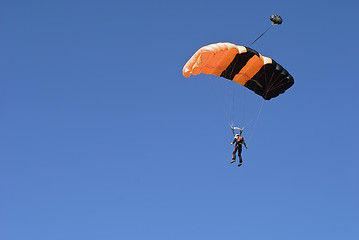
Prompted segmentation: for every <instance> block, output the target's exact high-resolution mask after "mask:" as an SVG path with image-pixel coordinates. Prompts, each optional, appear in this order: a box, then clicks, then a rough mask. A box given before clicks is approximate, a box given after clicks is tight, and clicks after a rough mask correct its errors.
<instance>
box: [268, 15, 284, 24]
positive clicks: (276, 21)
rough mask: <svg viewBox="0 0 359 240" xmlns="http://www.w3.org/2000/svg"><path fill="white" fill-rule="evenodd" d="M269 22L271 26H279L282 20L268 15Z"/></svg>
mask: <svg viewBox="0 0 359 240" xmlns="http://www.w3.org/2000/svg"><path fill="white" fill-rule="evenodd" d="M270 20H271V22H272V24H273V25H279V24H282V22H283V19H282V18H281V17H280V16H279V15H277V14H273V15H270Z"/></svg>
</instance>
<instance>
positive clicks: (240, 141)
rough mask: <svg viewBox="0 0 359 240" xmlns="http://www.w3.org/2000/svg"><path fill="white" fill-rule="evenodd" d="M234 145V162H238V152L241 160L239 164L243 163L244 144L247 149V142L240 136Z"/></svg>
mask: <svg viewBox="0 0 359 240" xmlns="http://www.w3.org/2000/svg"><path fill="white" fill-rule="evenodd" d="M232 144H235V145H234V149H233V155H232V160H236V152H237V151H238V158H239V163H242V156H241V153H242V144H243V145H244V146H245V147H247V145H246V142H245V141H244V138H243V137H241V136H239V137H238V138H234V140H233V142H232Z"/></svg>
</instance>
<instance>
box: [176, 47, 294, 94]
mask: <svg viewBox="0 0 359 240" xmlns="http://www.w3.org/2000/svg"><path fill="white" fill-rule="evenodd" d="M200 73H204V74H212V75H216V76H219V77H223V78H226V79H229V80H232V81H234V82H236V83H239V84H241V85H243V86H245V87H247V88H248V89H250V90H252V91H254V92H255V93H256V94H258V95H260V96H262V97H263V98H264V99H265V100H269V99H271V98H274V97H276V96H278V95H279V94H281V93H284V92H285V91H286V90H287V89H288V88H290V87H291V86H292V85H293V84H294V79H293V77H292V76H291V75H290V74H289V73H288V72H287V71H286V70H285V69H284V68H283V67H282V66H281V65H279V64H278V63H277V62H275V61H274V60H272V59H270V58H268V57H264V56H262V55H261V54H259V53H258V52H256V51H255V50H253V49H251V48H248V47H244V46H237V45H235V44H232V43H216V44H211V45H208V46H204V47H202V48H200V49H199V50H198V51H197V52H196V53H195V54H194V55H193V56H192V57H191V58H190V59H189V60H188V62H187V63H186V65H185V66H184V67H183V76H185V77H187V78H188V77H190V76H191V75H198V74H200Z"/></svg>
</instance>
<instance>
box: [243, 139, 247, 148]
mask: <svg viewBox="0 0 359 240" xmlns="http://www.w3.org/2000/svg"><path fill="white" fill-rule="evenodd" d="M243 145H244V146H245V147H246V148H247V144H246V142H245V141H244V138H243Z"/></svg>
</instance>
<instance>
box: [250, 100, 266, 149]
mask: <svg viewBox="0 0 359 240" xmlns="http://www.w3.org/2000/svg"><path fill="white" fill-rule="evenodd" d="M264 102H265V100H264V99H263V100H262V104H261V107H260V108H259V110H258V113H257V117H256V119H255V120H254V124H253V130H252V133H251V135H250V136H249V139H248V142H250V141H251V140H252V137H253V134H254V130H255V127H256V125H257V123H258V120H259V117H260V115H261V113H262V110H263V106H264Z"/></svg>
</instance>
